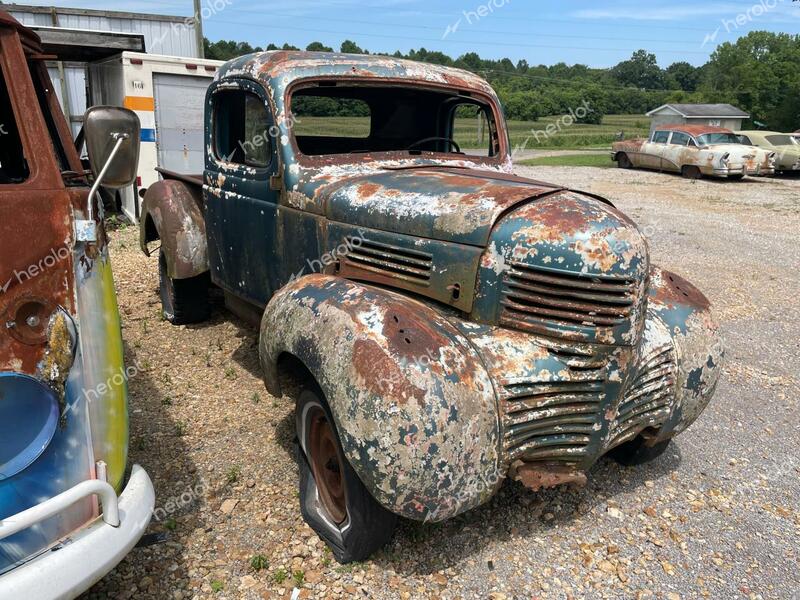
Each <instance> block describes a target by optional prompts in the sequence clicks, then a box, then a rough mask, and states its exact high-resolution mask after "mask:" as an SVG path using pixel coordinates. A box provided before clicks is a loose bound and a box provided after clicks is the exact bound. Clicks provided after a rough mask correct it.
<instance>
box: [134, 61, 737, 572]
mask: <svg viewBox="0 0 800 600" xmlns="http://www.w3.org/2000/svg"><path fill="white" fill-rule="evenodd" d="M205 120H206V125H205V153H206V158H205V172H204V173H203V174H194V175H191V174H183V175H178V174H174V173H166V172H165V173H163V176H164V179H163V181H160V182H159V183H157V184H155V185H153V186H152V187H150V188H149V190H148V191H147V193H146V196H145V200H144V205H143V209H142V215H143V218H142V221H141V246H142V249H143V250H144V251H145V252H146V253H149V252H150V248H151V246H154V245H155V244H154V243H155V242H156V241H157V240H160V242H158V243H159V244H160V251H159V267H160V272H161V297H162V302H163V310H164V314H165V316H166V318H168V319H169V320H170V321H172V322H173V323H187V322H192V321H201V320H203V319H205V318H206V317H207V316H208V315H209V311H210V309H209V299H208V292H209V287H210V286H211V285H214V286H218V287H219V288H222V290H223V291H224V294H225V298H226V304H227V305H228V306H229V307H230V308H231V309H233V310H234V311H235V312H237V313H238V314H240V315H242V316H245V317H246V316H248V315H249V316H251V317H252V316H255V318H257V319H260V323H261V325H260V327H261V329H260V357H261V363H262V366H263V372H264V379H265V382H266V386H267V388H268V390H269V391H270V392H271V393H272V394H274V395H276V396H280V395H281V394H282V391H283V390H284V388H286V386H285V384H286V382H288V381H291V380H290V379H287V378H286V377H285V376H292V377H294V378H295V380H299V382H300V383H301V384H302V388H301V389H302V392H300V393H299V394H297V398H296V400H297V405H296V431H297V440H298V447H299V451H298V464H299V470H300V477H299V486H300V508H301V510H302V512H303V515H304V517H305V518H306V520H307V521H308V523H309V524H310V525H311V526H312V527H314V529H315V530H316V531H317V532H318V533H319V534H320V535H321V536H322V537H323V538H324V539H325V540H326V541H327V542H328V543H329V545H330V546H331V548H332V549H333V551H334V553H335V555H336V557H337V558H338V559H339V560H340V561H352V560H361V559H363V558H365V557H367V556H369V555H370V554H371V553H372V552H374V551H375V550H376V549H377V548H379V547H381V546H382V545H383V544H384V543H386V542H387V541H388V540H389V539H390V538H391V536H392V532H393V529H394V526H395V522H396V519H397V517H398V516H401V517H405V518H408V519H413V520H417V521H442V520H444V519H448V518H452V517H454V516H456V515H458V514H461V513H463V512H465V511H467V510H470V509H472V508H474V507H477V506H479V505H481V504H483V503H484V502H486V501H487V500H488V499H489V498H491V497H492V495H493V494H494V493H495V492H496V491H497V490H498V489H499V487H500V485H501V484H502V483H503V481H504V480H505V479H506V478H512V479H514V480H517V481H520V482H522V483H523V484H524V485H526V486H527V487H529V488H531V489H534V490H537V489H541V488H545V487H553V486H557V485H560V484H565V483H575V484H581V483H583V482H584V481H585V480H586V472H587V471H588V470H589V468H590V467H591V466H592V465H593V464H594V463H595V462H596V461H597V460H598V459H599V458H600V457H601V456H603V455H605V454H607V453H609V452H611V453H613V455H614V456H615V457H617V458H618V459H619V460H621V461H623V462H626V463H639V462H643V461H646V460H648V459H651V458H653V457H655V456H657V455H659V454H660V453H662V452H663V451H664V450H665V449H666V448H667V445H668V444H669V443H670V440H672V438H674V437H675V436H676V435H678V434H679V433H681V432H682V431H684V430H686V428H687V427H689V426H690V425H691V424H692V423H693V422H694V421H695V420H696V419H697V418H698V416H699V415H700V414H701V413H702V411H703V410H704V409H705V407H706V405H707V404H708V402H709V400H710V399H711V396H712V394H713V392H714V389H715V387H716V384H717V380H718V376H719V373H720V361H721V359H722V354H723V351H722V346H721V343H720V339H719V336H718V333H717V327H716V325H715V324H714V321H713V320H712V317H711V312H710V308H709V302H708V300H706V298H705V297H704V296H703V294H702V293H701V292H700V291H698V290H697V289H696V288H695V287H694V286H693V285H692V284H691V283H689V282H687V281H685V280H684V279H683V278H681V277H680V276H678V275H676V274H674V273H670V272H668V271H665V270H663V269H660V268H658V267H656V266H654V265H652V264H651V262H650V255H649V250H648V244H647V242H646V240H645V238H644V236H643V235H642V233H641V232H640V230H639V229H638V228H637V226H636V224H635V223H634V222H633V221H631V220H630V219H629V218H627V217H626V216H625V215H623V214H622V213H621V212H620V211H618V210H617V209H616V208H614V206H613V205H612V203H611V202H609V201H608V200H606V199H604V198H601V197H598V196H595V195H593V194H588V193H585V192H579V191H575V190H571V189H566V188H564V187H561V186H557V185H550V184H547V183H541V182H537V181H531V180H528V179H523V178H520V177H516V176H514V175H513V174H512V163H511V157H510V151H509V138H508V134H507V130H506V126H505V122H504V120H503V112H502V108H501V106H500V103H499V101H498V98H497V96H496V95H495V93H494V91H493V90H492V88H491V87H490V86H489V85H488V84H487V83H486V82H484V81H483V80H482V79H480V78H478V77H477V76H475V75H473V74H470V73H467V72H463V71H459V70H455V69H449V68H444V67H439V66H434V65H428V64H417V63H413V62H408V61H403V60H395V59H392V58H386V57H376V56H360V55H359V56H350V55H342V54H326V53H299V52H283V51H278V52H267V53H261V54H255V55H250V56H246V57H243V58H240V59H237V60H234V61H232V62H230V63H228V64H227V65H225V66H224V67H223V68H222V69H221V71H220V72H219V74H218V76H217V78H216V81H215V82H214V83H213V84H212V85H211V87H210V88H209V91H208V95H207V100H206V116H205ZM465 122H466V123H467V124H468V126H469V128H470V131H474V130H475V124H476V123H481V124H482V129H483V131H484V133H485V144H484V145H483V147H481V148H480V149H478V150H472V149H468V148H462V147H460V145H459V144H458V142H457V141H456V139H455V138H456V128H457V127H458V126H459V124H461V123H465ZM475 137H476V140H479V139H480V137H479V136H478V134H477V133H476V134H475ZM475 145H477V141H476V143H475Z"/></svg>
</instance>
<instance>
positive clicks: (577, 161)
mask: <svg viewBox="0 0 800 600" xmlns="http://www.w3.org/2000/svg"><path fill="white" fill-rule="evenodd" d="M519 164H520V165H523V166H526V167H599V168H601V169H610V168H611V167H616V166H617V165H616V163H615V162H613V161H612V160H611V156H610V155H609V154H608V153H603V154H589V153H586V154H570V155H566V156H542V157H540V158H531V159H529V160H523V161H522V162H520V163H519Z"/></svg>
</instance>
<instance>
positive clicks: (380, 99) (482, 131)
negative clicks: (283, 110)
mask: <svg viewBox="0 0 800 600" xmlns="http://www.w3.org/2000/svg"><path fill="white" fill-rule="evenodd" d="M291 112H292V123H293V125H292V133H293V135H294V139H295V141H296V143H297V148H298V149H299V150H300V152H301V153H302V154H304V155H306V156H324V155H345V154H364V153H377V152H399V153H403V154H404V155H406V156H408V155H420V154H423V153H441V154H451V155H453V157H454V158H458V157H463V156H475V157H490V158H493V157H497V156H499V154H500V139H499V134H498V127H497V118H496V116H495V111H494V109H493V107H492V105H491V104H490V103H488V102H487V101H485V100H483V99H481V98H478V97H475V96H473V95H472V94H470V93H468V92H459V91H458V90H439V89H427V88H423V87H403V86H399V85H388V84H386V85H380V84H377V85H375V84H373V85H364V84H359V85H355V84H352V83H349V82H347V83H337V82H319V83H315V84H312V86H310V87H303V88H301V89H298V90H297V91H295V92H294V93H293V94H292V96H291Z"/></svg>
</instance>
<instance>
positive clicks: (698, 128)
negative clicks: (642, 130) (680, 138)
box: [655, 123, 733, 136]
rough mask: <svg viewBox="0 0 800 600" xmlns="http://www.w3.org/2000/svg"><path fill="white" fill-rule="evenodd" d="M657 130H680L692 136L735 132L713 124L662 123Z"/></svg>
mask: <svg viewBox="0 0 800 600" xmlns="http://www.w3.org/2000/svg"><path fill="white" fill-rule="evenodd" d="M655 131H680V132H682V133H686V134H689V135H691V136H697V135H705V134H707V133H733V132H732V131H731V130H730V129H725V128H724V127H714V126H713V125H682V124H677V123H676V124H673V125H661V126H659V127H656V128H655Z"/></svg>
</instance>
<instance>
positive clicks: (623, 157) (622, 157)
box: [617, 152, 633, 169]
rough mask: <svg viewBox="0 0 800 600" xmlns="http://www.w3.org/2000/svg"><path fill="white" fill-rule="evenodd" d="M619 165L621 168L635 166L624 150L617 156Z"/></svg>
mask: <svg viewBox="0 0 800 600" xmlns="http://www.w3.org/2000/svg"><path fill="white" fill-rule="evenodd" d="M617 165H618V166H619V168H620V169H630V168H631V167H633V163H632V162H631V159H630V158H629V157H628V155H627V154H625V153H624V152H620V154H619V155H618V156H617Z"/></svg>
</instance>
